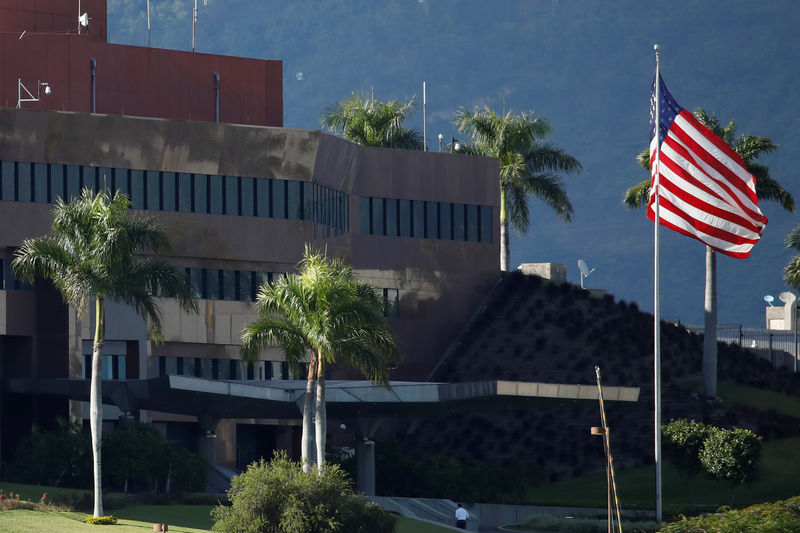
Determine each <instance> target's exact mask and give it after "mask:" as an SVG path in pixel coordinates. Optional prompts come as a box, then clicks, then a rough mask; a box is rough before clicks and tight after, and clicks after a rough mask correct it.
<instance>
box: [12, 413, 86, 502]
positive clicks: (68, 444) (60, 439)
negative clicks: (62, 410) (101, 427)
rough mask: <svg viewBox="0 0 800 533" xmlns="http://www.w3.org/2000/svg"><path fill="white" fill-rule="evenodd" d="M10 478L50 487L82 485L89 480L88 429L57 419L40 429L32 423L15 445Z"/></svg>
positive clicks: (84, 485)
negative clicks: (52, 425)
mask: <svg viewBox="0 0 800 533" xmlns="http://www.w3.org/2000/svg"><path fill="white" fill-rule="evenodd" d="M10 477H11V478H12V479H16V480H18V481H20V482H22V483H31V484H35V485H50V486H54V487H74V488H80V487H86V486H90V485H91V480H92V453H91V439H90V436H89V431H88V430H87V429H84V428H83V427H81V425H80V424H69V423H68V422H66V421H65V420H63V419H59V420H58V427H57V428H56V429H54V430H51V431H42V430H41V429H39V427H38V426H35V425H34V426H33V429H32V430H31V433H30V434H29V435H27V436H25V437H24V438H23V439H22V440H21V441H20V443H19V445H18V446H17V450H16V453H15V454H14V458H13V461H12V463H11V467H10Z"/></svg>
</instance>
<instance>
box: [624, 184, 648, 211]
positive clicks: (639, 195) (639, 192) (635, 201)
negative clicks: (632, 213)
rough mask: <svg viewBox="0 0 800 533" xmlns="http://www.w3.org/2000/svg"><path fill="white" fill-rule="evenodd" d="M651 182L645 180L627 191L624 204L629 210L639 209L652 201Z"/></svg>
mask: <svg viewBox="0 0 800 533" xmlns="http://www.w3.org/2000/svg"><path fill="white" fill-rule="evenodd" d="M650 184H651V181H650V180H644V181H641V182H639V183H638V184H636V185H634V186H633V187H631V188H630V189H628V190H627V191H625V197H624V198H623V199H622V203H623V204H624V205H625V207H626V208H628V209H639V208H641V207H644V206H646V205H647V203H648V202H649V201H650Z"/></svg>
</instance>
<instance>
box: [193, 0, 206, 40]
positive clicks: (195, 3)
mask: <svg viewBox="0 0 800 533" xmlns="http://www.w3.org/2000/svg"><path fill="white" fill-rule="evenodd" d="M203 5H204V6H207V5H208V0H203ZM195 26H197V0H194V9H193V10H192V52H194V51H195Z"/></svg>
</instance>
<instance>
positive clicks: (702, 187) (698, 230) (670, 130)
mask: <svg viewBox="0 0 800 533" xmlns="http://www.w3.org/2000/svg"><path fill="white" fill-rule="evenodd" d="M658 81H659V84H660V91H659V92H660V94H659V96H660V98H661V102H660V103H659V114H660V115H661V116H660V117H659V119H660V120H658V126H659V127H658V130H656V116H655V114H656V87H655V80H654V81H653V92H652V95H651V97H650V129H651V136H652V137H651V139H652V140H651V142H650V162H651V165H650V167H651V171H650V174H651V177H652V181H651V186H650V201H649V203H648V206H647V217H648V218H649V219H650V220H655V213H654V209H655V194H656V193H658V194H659V220H660V223H661V225H662V226H666V227H668V228H670V229H673V230H675V231H677V232H678V233H682V234H684V235H687V236H689V237H692V238H695V239H697V240H699V241H700V242H702V243H704V244H707V245H708V246H710V247H711V248H713V249H715V250H717V251H719V252H721V253H723V254H725V255H729V256H731V257H736V258H745V257H747V256H748V255H750V250H751V249H752V248H753V245H754V244H755V243H756V242H758V240H759V239H760V238H761V233H762V232H763V231H764V227H765V226H766V225H767V219H766V217H765V216H764V215H763V214H761V210H759V208H758V198H757V197H756V181H755V178H754V177H753V176H752V174H750V173H749V172H748V170H747V165H745V163H744V161H742V158H741V157H739V155H738V154H737V153H736V152H734V151H733V149H732V148H731V147H730V146H728V144H727V143H726V142H725V141H723V140H722V139H720V138H719V137H718V136H717V135H715V134H714V133H712V132H711V130H709V129H708V128H707V127H705V126H703V125H702V124H701V123H700V122H699V121H698V120H697V118H696V117H695V116H694V115H693V114H692V113H690V112H689V111H686V110H685V109H683V108H682V107H681V106H679V105H678V103H677V102H676V101H675V99H674V98H673V97H672V95H671V94H669V91H667V87H666V85H665V84H664V80H663V79H661V76H659V79H658ZM656 132H657V133H658V136H656ZM657 143H658V144H659V145H660V146H661V152H660V157H659V165H658V166H659V168H658V169H656V164H655V161H656V153H655V151H656V146H657ZM656 172H658V173H659V175H658V179H656Z"/></svg>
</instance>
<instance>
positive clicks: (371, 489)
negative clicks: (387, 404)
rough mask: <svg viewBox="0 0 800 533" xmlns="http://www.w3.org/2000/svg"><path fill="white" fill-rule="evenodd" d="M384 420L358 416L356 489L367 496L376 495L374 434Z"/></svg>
mask: <svg viewBox="0 0 800 533" xmlns="http://www.w3.org/2000/svg"><path fill="white" fill-rule="evenodd" d="M382 421H383V420H382V419H380V418H368V417H359V418H358V435H357V436H356V490H358V491H359V492H363V493H364V494H366V495H367V496H375V441H373V440H372V436H373V435H375V432H376V431H377V430H378V426H380V425H381V422H382Z"/></svg>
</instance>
